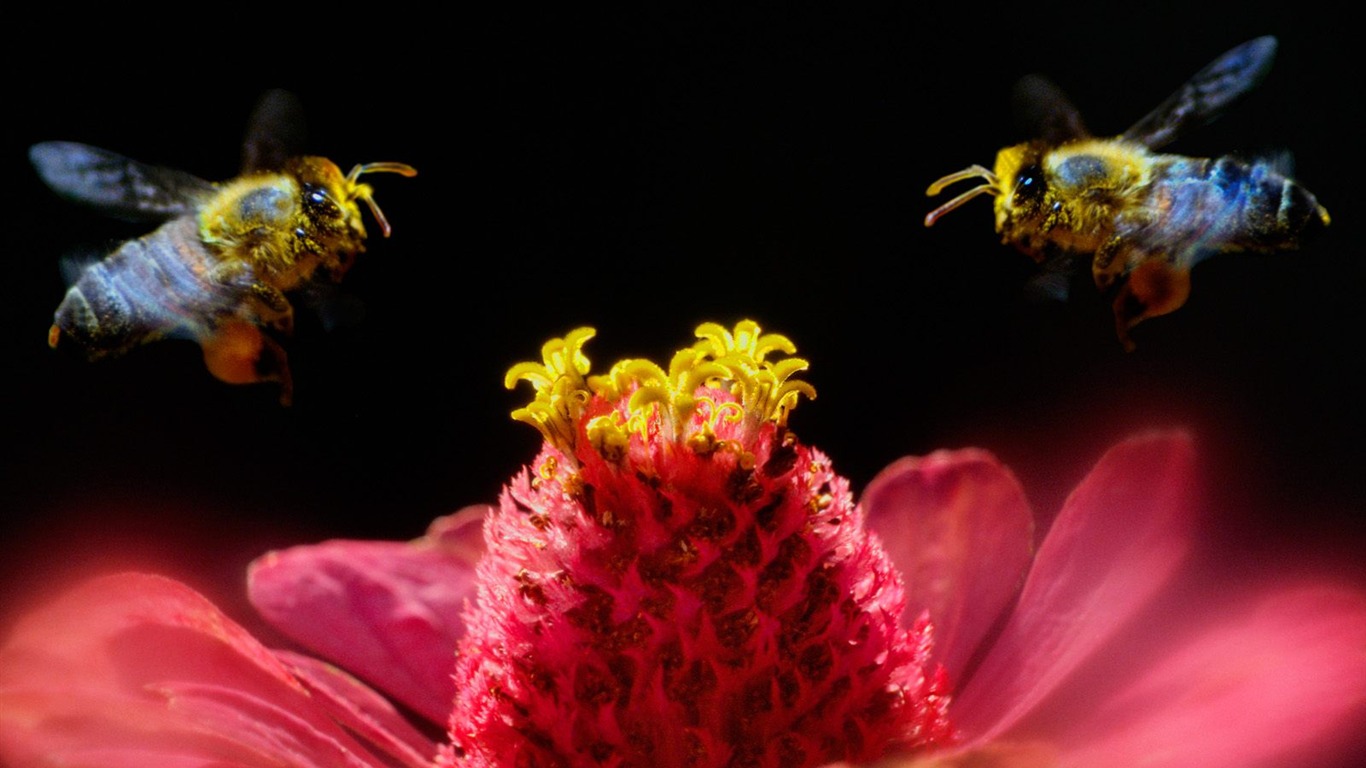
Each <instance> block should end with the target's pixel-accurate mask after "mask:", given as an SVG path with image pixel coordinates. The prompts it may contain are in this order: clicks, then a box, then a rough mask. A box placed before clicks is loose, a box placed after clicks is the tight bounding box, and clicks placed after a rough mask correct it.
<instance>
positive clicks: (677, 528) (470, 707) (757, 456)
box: [0, 322, 1366, 768]
mask: <svg viewBox="0 0 1366 768" xmlns="http://www.w3.org/2000/svg"><path fill="white" fill-rule="evenodd" d="M591 336H592V331H591V330H590V329H579V330H577V331H574V332H572V333H570V334H569V335H567V336H566V337H565V338H563V339H556V340H554V341H552V342H550V343H549V344H547V345H546V346H545V347H544V348H543V362H542V363H528V364H523V365H520V366H517V367H514V368H513V369H512V371H510V372H509V374H508V383H509V385H515V384H516V383H518V382H520V381H529V382H530V383H531V384H532V385H533V387H534V388H535V396H534V400H533V402H532V403H531V404H530V405H529V406H528V407H526V408H523V409H519V410H518V411H516V412H515V413H514V417H515V418H517V419H519V420H522V421H526V422H528V423H531V424H532V425H534V426H535V427H536V428H537V429H539V430H540V431H541V433H542V434H543V436H544V437H545V445H544V447H543V448H542V450H541V452H540V454H539V456H538V457H537V458H536V460H535V461H534V462H533V463H532V464H531V466H529V467H528V468H526V469H525V470H523V471H522V472H520V473H519V474H518V475H517V476H515V477H514V478H513V479H512V480H511V482H509V483H508V485H507V486H506V487H505V489H504V491H503V494H502V496H501V498H500V500H499V504H498V505H497V507H496V508H495V507H472V508H469V509H467V510H463V511H462V512H460V513H457V514H455V515H451V516H449V517H446V518H442V519H440V520H438V521H436V522H435V523H434V524H433V526H432V527H431V529H429V531H428V532H427V534H426V535H425V536H423V537H422V538H420V539H417V540H416V541H413V542H407V543H398V542H361V541H331V542H325V543H322V544H318V545H313V546H304V547H296V548H293V549H289V550H285V551H282V552H276V553H271V554H268V555H266V556H264V557H262V558H261V559H260V560H258V561H257V562H256V563H254V564H253V566H252V569H251V573H250V589H251V596H252V599H253V602H254V603H255V605H256V606H257V607H258V609H259V610H260V611H261V612H262V614H263V615H264V616H265V617H266V618H267V619H268V620H270V621H271V622H273V623H274V624H276V625H277V626H278V627H280V628H281V629H282V630H283V631H284V632H285V633H286V634H288V635H290V636H291V637H292V638H293V639H294V640H296V641H297V642H299V643H300V644H301V645H303V646H305V647H308V648H310V649H312V650H313V651H314V652H316V653H318V654H319V655H321V656H322V657H324V658H328V659H330V660H331V661H332V662H334V663H335V664H336V665H337V666H332V665H329V664H327V663H324V662H321V661H318V660H317V659H315V658H312V657H309V656H304V655H301V654H298V653H293V652H288V651H278V650H270V649H267V648H265V647H264V646H262V645H261V644H260V643H259V642H258V641H257V640H255V639H253V638H252V637H251V636H249V635H248V634H247V633H246V632H245V631H243V630H242V629H241V628H240V627H238V626H237V625H236V624H234V623H233V622H232V621H231V620H230V619H228V618H227V617H225V616H224V615H223V614H222V613H220V612H219V611H218V610H217V609H215V608H214V607H213V606H212V605H210V604H209V603H208V602H207V601H206V600H204V599H203V598H202V597H200V596H198V595H197V594H195V593H193V592H192V591H191V590H189V589H188V588H187V587H185V586H183V585H181V584H178V583H176V582H174V581H171V580H168V579H164V578H161V577H157V576H149V575H143V574H121V575H115V576H109V577H105V578H102V579H99V580H96V581H93V582H90V583H87V584H85V585H83V586H80V587H78V588H77V589H76V590H74V591H72V592H71V593H69V594H67V595H66V596H64V597H62V598H59V599H58V600H57V601H55V602H53V603H51V604H49V605H46V606H43V607H41V608H40V609H38V610H37V611H35V612H34V613H33V614H31V615H29V616H27V617H26V618H25V619H24V620H23V621H22V622H21V623H20V624H19V625H18V626H17V628H16V629H15V631H14V633H13V635H12V636H11V638H10V639H9V640H8V642H7V644H6V645H5V646H4V647H3V649H0V764H4V765H9V766H14V768H28V767H29V766H57V765H61V766H92V767H93V766H100V767H101V768H108V767H110V766H113V767H114V768H118V767H119V766H147V765H165V766H210V765H212V766H225V765H231V766H338V765H340V766H394V765H398V766H433V765H435V766H443V767H447V766H467V765H468V766H580V765H583V766H598V765H603V766H627V765H665V766H667V765H695V766H712V765H715V766H729V765H736V766H740V765H754V766H766V765H782V766H789V765H790V766H818V765H822V764H869V763H873V762H876V764H878V765H897V766H918V767H920V768H927V767H928V766H1020V767H1023V766H1094V765H1107V766H1139V765H1142V766H1187V765H1192V764H1198V765H1202V766H1216V767H1219V766H1227V767H1228V768H1233V766H1239V767H1240V768H1241V767H1244V766H1256V765H1287V764H1297V765H1302V764H1315V765H1327V764H1332V762H1333V761H1334V760H1344V759H1349V758H1350V755H1349V754H1348V750H1349V749H1350V748H1351V747H1352V746H1353V745H1352V744H1351V743H1350V739H1351V738H1352V737H1353V734H1354V733H1357V732H1359V731H1360V726H1361V724H1362V720H1361V717H1362V715H1363V707H1364V706H1366V595H1363V594H1362V592H1361V591H1359V590H1356V589H1352V588H1346V587H1340V586H1335V585H1332V584H1328V583H1326V582H1318V581H1308V582H1301V583H1298V584H1295V585H1291V584H1285V583H1281V582H1279V581H1278V580H1275V579H1268V580H1267V581H1266V582H1265V583H1261V584H1248V585H1243V586H1241V587H1234V586H1232V585H1230V584H1227V583H1220V582H1218V581H1213V582H1201V581H1199V580H1198V579H1196V578H1195V577H1194V576H1193V575H1192V572H1191V571H1189V570H1185V569H1183V568H1184V567H1183V563H1184V562H1185V561H1186V560H1187V554H1188V550H1190V549H1191V546H1192V542H1193V540H1194V537H1193V531H1194V522H1195V520H1194V517H1195V516H1194V514H1193V510H1194V508H1195V504H1194V501H1195V493H1194V487H1195V485H1196V483H1195V469H1194V464H1195V450H1194V447H1193V442H1192V440H1191V439H1190V438H1189V437H1188V436H1186V435H1185V434H1184V433H1181V432H1154V433H1148V434H1143V435H1139V436H1136V437H1134V438H1131V439H1129V440H1127V441H1125V442H1123V443H1121V444H1120V445H1118V446H1116V447H1115V448H1113V449H1112V450H1111V451H1109V452H1108V453H1107V454H1106V455H1105V456H1104V457H1103V458H1102V459H1101V460H1100V462H1099V464H1098V465H1097V466H1096V468H1095V469H1094V470H1093V471H1092V472H1091V473H1090V474H1089V475H1088V476H1087V477H1086V479H1085V480H1084V481H1083V482H1082V483H1081V485H1080V486H1079V487H1078V488H1077V489H1076V490H1075V491H1074V492H1073V494H1072V495H1071V496H1070V497H1069V499H1068V501H1067V502H1066V504H1065V505H1064V508H1063V510H1062V511H1061V512H1060V514H1059V515H1058V516H1057V518H1056V519H1055V520H1054V522H1053V523H1052V525H1051V526H1050V527H1049V530H1048V531H1047V534H1046V535H1045V536H1044V537H1043V538H1042V540H1041V542H1040V543H1039V546H1038V547H1037V551H1036V550H1035V548H1034V547H1033V541H1034V531H1033V516H1032V514H1031V513H1030V510H1029V507H1028V505H1027V503H1026V502H1025V499H1024V495H1023V493H1022V491H1021V489H1020V486H1019V483H1018V482H1017V481H1016V480H1015V478H1014V477H1013V476H1012V475H1011V474H1010V472H1009V471H1008V470H1007V469H1005V468H1004V467H1003V466H1001V464H1000V463H999V462H997V461H996V459H995V458H994V457H992V456H991V455H990V454H988V453H986V452H984V451H980V450H960V451H943V452H939V453H935V454H932V455H930V456H927V457H923V458H906V459H902V460H900V461H898V462H896V463H894V464H892V465H891V466H890V467H888V468H887V469H886V470H884V471H883V472H882V473H881V474H880V475H879V476H878V477H877V478H876V479H875V480H874V481H873V482H872V483H871V484H870V485H869V487H868V488H867V489H866V490H865V491H864V493H863V494H862V498H861V499H860V500H859V501H858V502H857V503H855V500H854V497H853V495H852V493H851V491H850V488H849V485H848V483H847V482H846V481H845V480H844V479H843V478H841V477H839V476H838V475H837V474H836V473H835V472H834V470H833V468H832V467H831V464H830V461H829V460H828V459H827V458H826V457H825V456H824V455H823V454H822V453H820V452H819V451H817V450H816V449H814V448H811V447H809V446H805V445H804V444H802V443H801V442H800V441H798V440H797V439H796V438H795V436H794V435H793V433H792V432H791V430H790V429H789V428H788V425H787V420H788V415H789V414H790V412H791V411H792V409H793V408H794V407H795V406H796V405H797V403H798V402H799V400H800V399H801V398H812V397H814V396H815V392H814V390H813V389H812V388H811V387H810V386H809V385H807V384H805V383H803V382H801V381H798V380H797V379H796V378H795V375H796V374H797V373H799V372H801V371H802V370H804V369H805V367H806V362H805V361H804V360H801V359H799V358H794V357H790V355H791V354H792V353H793V352H794V351H795V350H794V349H793V347H792V345H791V343H790V342H789V341H788V340H787V339H786V338H784V337H782V336H778V335H774V334H763V333H761V332H760V329H759V327H758V326H757V325H755V324H754V323H751V322H742V323H740V324H738V325H737V326H736V327H735V328H734V329H733V330H728V329H726V328H723V327H721V326H717V325H714V324H707V325H703V326H702V327H700V328H699V329H698V338H699V341H698V342H697V343H696V344H694V345H692V346H690V347H687V348H685V349H684V350H682V351H680V352H679V353H678V354H676V355H675V356H674V358H673V359H672V361H671V362H670V365H669V367H668V369H667V370H665V369H664V368H662V367H660V366H657V365H655V364H654V363H650V362H648V361H642V360H628V361H623V362H621V363H618V364H617V365H616V366H613V367H612V368H611V369H610V370H609V372H608V373H607V374H606V375H603V376H589V363H588V360H587V358H586V357H585V356H584V354H583V345H584V343H585V342H586V341H587V340H588V339H589V338H591ZM342 669H346V670H349V671H350V673H354V675H356V676H357V677H352V676H351V674H348V673H347V672H343V671H342ZM357 678H361V679H364V680H366V681H368V683H369V684H371V685H373V686H375V688H377V689H379V690H380V691H383V693H384V694H385V696H387V697H388V698H387V699H386V698H385V696H382V695H380V694H378V693H376V692H375V691H374V690H372V689H371V688H369V687H367V685H366V684H364V683H361V682H360V680H359V679H357ZM391 702H392V703H391ZM395 703H397V705H399V707H402V708H403V709H405V710H406V711H407V713H408V714H410V715H411V717H412V719H413V720H414V721H425V722H422V723H419V725H420V726H421V727H420V728H415V727H414V726H413V725H411V724H410V722H409V720H408V719H407V718H405V717H404V716H403V715H402V714H400V709H399V707H396V706H395ZM1353 726H1355V730H1354V728H1353ZM424 728H425V730H424ZM442 728H444V730H445V732H446V733H445V736H444V737H443V738H441V739H439V741H441V742H442V743H441V744H439V745H438V743H437V741H438V739H435V738H433V737H432V736H431V735H430V734H432V733H436V732H439V731H440V730H441V729H442Z"/></svg>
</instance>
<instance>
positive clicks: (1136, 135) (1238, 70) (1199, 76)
mask: <svg viewBox="0 0 1366 768" xmlns="http://www.w3.org/2000/svg"><path fill="white" fill-rule="evenodd" d="M1275 56H1276V38H1274V37H1271V36H1269V35H1268V36H1266V37H1259V38H1257V39H1255V40H1249V41H1248V42H1246V43H1243V44H1242V45H1240V46H1238V47H1237V48H1234V49H1233V50H1231V51H1228V52H1227V53H1225V54H1224V55H1222V56H1220V57H1219V58H1217V59H1215V60H1214V61H1212V62H1210V64H1209V65H1208V66H1206V67H1205V68H1204V69H1202V70H1200V71H1199V72H1196V73H1195V76H1194V77H1192V78H1191V79H1190V80H1188V81H1186V84H1185V85H1183V86H1181V87H1180V88H1179V89H1177V91H1176V93H1173V94H1172V95H1171V96H1169V97H1167V100H1166V101H1164V102H1162V103H1161V104H1160V105H1158V107H1157V108H1156V109H1154V110H1153V111H1152V112H1149V113H1148V114H1147V115H1146V116H1145V117H1144V118H1143V119H1142V120H1139V121H1138V122H1137V123H1134V125H1133V126H1132V127H1130V128H1129V130H1127V131H1125V132H1124V133H1123V134H1121V136H1120V138H1122V139H1127V140H1130V141H1137V142H1140V143H1143V144H1146V145H1147V146H1149V147H1152V148H1157V147H1161V146H1163V145H1166V144H1169V143H1171V142H1172V141H1173V140H1175V139H1176V137H1177V136H1178V135H1180V133H1181V132H1182V131H1184V130H1186V129H1187V128H1190V127H1191V126H1194V125H1203V124H1205V123H1208V122H1210V121H1211V120H1213V119H1214V118H1216V117H1218V116H1219V115H1220V114H1222V113H1223V111H1224V110H1225V109H1227V108H1228V107H1229V105H1231V104H1233V103H1234V102H1235V101H1237V100H1238V99H1239V98H1241V97H1242V96H1243V95H1244V94H1246V93H1247V92H1248V91H1250V90H1252V89H1253V88H1254V87H1255V86H1256V85H1257V83H1259V82H1261V80H1262V78H1263V77H1264V76H1265V75H1266V73H1267V72H1268V71H1269V70H1270V69H1271V62H1272V60H1273V59H1274V58H1275Z"/></svg>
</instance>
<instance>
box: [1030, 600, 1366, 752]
mask: <svg viewBox="0 0 1366 768" xmlns="http://www.w3.org/2000/svg"><path fill="white" fill-rule="evenodd" d="M1142 668H1143V669H1144V671H1143V673H1142V675H1141V676H1140V677H1139V678H1138V680H1137V682H1135V683H1133V684H1131V685H1129V686H1127V687H1125V688H1123V689H1121V690H1117V691H1115V692H1114V693H1113V694H1112V695H1108V696H1106V697H1105V700H1106V702H1108V703H1105V704H1104V705H1103V706H1102V707H1100V708H1099V709H1092V710H1091V712H1090V714H1089V716H1087V717H1083V718H1069V719H1068V720H1066V721H1062V722H1060V723H1058V725H1059V726H1060V728H1061V729H1062V731H1063V734H1062V736H1061V737H1059V738H1058V739H1057V741H1058V742H1059V743H1060V744H1061V746H1062V748H1063V749H1062V751H1063V759H1062V761H1061V762H1060V765H1075V766H1091V765H1113V766H1138V765H1142V766H1145V767H1148V766H1151V768H1164V767H1170V768H1176V767H1177V766H1189V765H1199V766H1202V768H1252V767H1253V766H1284V765H1313V766H1316V767H1322V766H1326V765H1356V764H1358V763H1333V762H1330V760H1332V759H1333V758H1334V757H1336V758H1338V759H1342V758H1343V757H1345V755H1343V754H1341V753H1342V752H1343V750H1344V748H1345V747H1351V746H1353V745H1352V744H1351V741H1352V740H1353V739H1355V740H1357V741H1358V742H1360V741H1361V739H1362V737H1363V735H1366V734H1364V733H1363V727H1366V597H1363V596H1362V595H1361V594H1355V593H1351V592H1346V591H1343V590H1339V589H1334V588H1329V587H1304V588H1297V589H1282V590H1281V591H1279V592H1278V593H1276V594H1274V595H1271V596H1269V597H1266V598H1263V599H1262V600H1260V601H1259V602H1258V603H1257V604H1256V605H1254V606H1252V607H1251V609H1244V610H1243V611H1242V612H1241V613H1240V614H1238V615H1236V616H1234V617H1232V618H1229V619H1225V620H1223V621H1222V622H1220V623H1219V624H1218V625H1216V626H1214V627H1213V628H1212V629H1209V630H1206V631H1203V632H1201V633H1199V634H1198V635H1197V636H1195V637H1194V638H1193V639H1191V640H1188V641H1186V642H1184V643H1183V644H1182V645H1181V646H1180V647H1179V648H1177V649H1176V650H1174V651H1171V652H1168V653H1167V654H1165V655H1164V657H1162V658H1159V659H1157V660H1156V661H1155V662H1154V663H1152V664H1151V665H1145V666H1144V667H1142ZM1355 746H1356V747H1357V748H1358V749H1360V748H1361V747H1363V746H1366V745H1363V744H1361V743H1357V744H1356V745H1355ZM1335 752H1336V753H1338V754H1336V755H1334V753H1335ZM1361 756H1362V755H1361V754H1358V755H1357V756H1356V758H1357V759H1360V757H1361Z"/></svg>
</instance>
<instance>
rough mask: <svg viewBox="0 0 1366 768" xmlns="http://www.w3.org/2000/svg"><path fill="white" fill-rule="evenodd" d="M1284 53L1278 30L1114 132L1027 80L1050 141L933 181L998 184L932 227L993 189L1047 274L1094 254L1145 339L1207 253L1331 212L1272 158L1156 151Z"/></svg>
mask: <svg viewBox="0 0 1366 768" xmlns="http://www.w3.org/2000/svg"><path fill="white" fill-rule="evenodd" d="M1275 52H1276V39H1275V38H1274V37H1270V36H1267V37H1259V38H1257V39H1255V40H1250V41H1248V42H1246V43H1243V44H1242V45H1239V46H1237V47H1236V48H1233V49H1232V50H1230V51H1228V52H1227V53H1225V54H1223V55H1222V56H1220V57H1219V58H1217V59H1215V60H1214V61H1213V62H1211V63H1210V64H1209V65H1208V66H1206V67H1205V68H1204V69H1201V70H1200V71H1199V72H1197V73H1196V74H1195V75H1194V76H1193V77H1192V78H1191V79H1190V80H1189V81H1188V82H1186V84H1184V85H1183V86H1181V88H1180V89H1178V90H1177V91H1176V92H1175V93H1173V94H1172V95H1171V96H1170V97H1168V98H1167V100H1166V101H1164V102H1162V104H1160V105H1159V106H1158V107H1157V108H1156V109H1154V110H1153V111H1151V112H1149V113H1148V114H1147V116H1145V117H1144V118H1143V119H1141V120H1139V121H1138V122H1137V123H1134V125H1133V126H1131V127H1130V128H1129V129H1128V130H1126V131H1125V132H1124V133H1121V134H1120V135H1119V136H1116V137H1114V138H1108V139H1101V138H1094V137H1093V136H1092V135H1091V134H1090V132H1089V131H1087V129H1086V127H1085V126H1084V124H1083V122H1082V120H1081V118H1080V115H1079V113H1078V112H1077V110H1076V108H1075V107H1074V106H1072V104H1071V103H1070V102H1069V101H1068V99H1067V97H1066V96H1064V95H1063V94H1062V92H1061V91H1060V90H1059V89H1058V88H1057V86H1055V85H1053V84H1052V83H1051V82H1050V81H1048V80H1046V79H1044V78H1042V77H1039V76H1030V77H1027V78H1025V79H1024V80H1022V81H1021V82H1020V84H1019V86H1017V89H1016V99H1017V105H1019V106H1023V107H1024V108H1026V109H1027V110H1029V113H1030V114H1027V115H1025V117H1026V118H1028V119H1030V120H1031V121H1032V122H1034V123H1035V124H1036V127H1037V128H1038V135H1039V138H1036V139H1033V140H1031V141H1027V142H1025V143H1023V144H1018V145H1015V146H1011V147H1006V148H1005V149H1002V150H1001V151H1000V152H998V153H997V155H996V165H995V168H994V169H993V170H988V169H986V168H984V167H982V166H980V165H973V166H969V167H968V168H966V169H964V170H962V171H959V172H957V173H951V174H949V175H947V176H945V177H943V178H942V179H939V180H938V181H936V182H934V183H933V184H931V185H930V187H929V190H928V194H929V195H931V196H934V195H938V194H939V193H940V192H942V191H943V190H944V189H945V188H947V187H949V186H950V185H953V184H956V183H958V182H960V181H965V180H968V179H982V180H983V181H984V182H985V183H983V184H980V185H978V186H976V187H973V188H972V189H969V190H967V191H966V192H963V193H962V194H960V195H958V196H957V197H955V198H953V199H952V200H950V201H948V202H947V203H945V204H943V205H941V206H939V207H938V208H936V209H934V210H933V211H931V212H930V213H929V215H927V216H926V217H925V226H927V227H928V226H932V225H933V224H934V223H935V222H936V221H937V220H939V218H940V217H942V216H943V215H944V214H946V213H948V212H949V211H952V210H954V209H955V208H958V207H959V206H961V205H963V204H964V203H966V202H967V201H969V200H971V199H973V198H975V197H977V196H979V195H983V194H986V195H991V196H992V197H994V198H995V202H994V208H995V214H996V231H997V232H998V233H1000V235H1001V241H1002V242H1003V243H1007V244H1011V245H1014V246H1015V247H1017V248H1018V249H1019V250H1021V251H1023V252H1024V253H1025V254H1027V255H1029V256H1030V257H1032V258H1033V259H1034V260H1035V261H1036V262H1038V263H1041V264H1044V265H1045V277H1046V276H1048V274H1049V273H1050V272H1052V273H1054V274H1055V275H1056V273H1059V272H1062V271H1064V270H1068V269H1069V268H1070V265H1071V264H1072V263H1073V262H1077V261H1085V260H1089V262H1090V267H1091V277H1092V279H1093V281H1094V282H1095V285H1096V287H1097V288H1098V289H1099V290H1100V291H1101V292H1102V294H1103V295H1106V296H1107V297H1109V296H1113V308H1114V316H1115V330H1116V333H1117V335H1118V336H1119V340H1120V343H1121V344H1123V345H1124V347H1125V349H1127V350H1132V349H1133V347H1134V344H1133V341H1132V340H1131V339H1130V331H1131V330H1132V329H1133V327H1134V326H1135V325H1137V324H1138V323H1140V322H1142V321H1144V320H1147V319H1148V318H1151V317H1157V316H1159V315H1165V314H1167V313H1169V312H1172V311H1175V310H1176V309H1178V308H1180V307H1181V306H1182V305H1183V304H1184V303H1185V302H1186V298H1187V296H1188V295H1189V293H1190V271H1191V268H1192V267H1193V266H1195V264H1196V263H1198V262H1199V261H1200V260H1202V259H1204V258H1206V257H1208V256H1210V255H1212V254H1216V253H1221V252H1233V251H1249V252H1261V253H1270V252H1274V251H1281V250H1286V249H1293V248H1297V247H1299V245H1300V242H1301V239H1302V238H1303V237H1304V236H1306V235H1307V234H1309V233H1310V232H1312V231H1314V230H1316V229H1321V228H1322V227H1324V226H1327V225H1328V223H1329V217H1328V211H1327V210H1325V209H1324V207H1323V206H1322V205H1320V204H1319V202H1318V200H1317V199H1316V198H1315V197H1314V195H1313V194H1312V193H1311V192H1309V190H1307V189H1305V188H1304V187H1303V186H1301V185H1300V184H1299V183H1297V182H1296V181H1294V180H1292V179H1290V178H1289V177H1288V176H1286V175H1285V174H1284V173H1282V172H1281V171H1280V170H1278V168H1277V167H1276V165H1275V163H1273V162H1269V161H1252V162H1247V161H1243V160H1239V159H1235V158H1233V157H1231V156H1224V157H1218V158H1213V159H1210V158H1194V157H1185V156H1182V155H1174V154H1159V153H1157V152H1155V151H1154V150H1156V149H1158V148H1160V147H1163V146H1165V145H1166V144H1168V143H1170V142H1171V141H1173V140H1174V139H1176V138H1177V136H1178V135H1179V134H1181V133H1182V132H1183V131H1185V130H1186V129H1187V128H1190V127H1192V126H1194V125H1197V124H1203V123H1208V122H1209V121H1211V120H1213V119H1214V118H1216V117H1218V116H1219V115H1220V114H1221V113H1222V112H1223V111H1224V109H1225V108H1226V107H1228V106H1229V105H1230V104H1231V103H1233V102H1234V101H1236V100H1237V99H1238V98H1240V97H1241V96H1242V95H1244V94H1245V93H1247V92H1248V91H1250V90H1251V89H1252V88H1253V87H1254V86H1256V85H1257V83H1258V82H1260V80H1261V79H1262V77H1263V76H1264V75H1265V74H1266V72H1267V71H1268V70H1269V69H1270V67H1271V61H1272V58H1273V57H1274V55H1275Z"/></svg>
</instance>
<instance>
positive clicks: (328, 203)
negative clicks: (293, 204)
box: [304, 184, 341, 219]
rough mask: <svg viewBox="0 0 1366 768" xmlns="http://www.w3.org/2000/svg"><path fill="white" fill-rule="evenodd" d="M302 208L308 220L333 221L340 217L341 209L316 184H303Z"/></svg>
mask: <svg viewBox="0 0 1366 768" xmlns="http://www.w3.org/2000/svg"><path fill="white" fill-rule="evenodd" d="M304 207H305V208H306V209H307V210H308V215H309V217H310V218H315V219H335V218H337V217H339V216H341V207H340V206H338V205H337V203H336V202H335V201H334V200H333V199H332V196H331V195H329V194H328V193H327V190H326V189H325V188H323V187H320V186H318V185H316V184H304Z"/></svg>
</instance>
